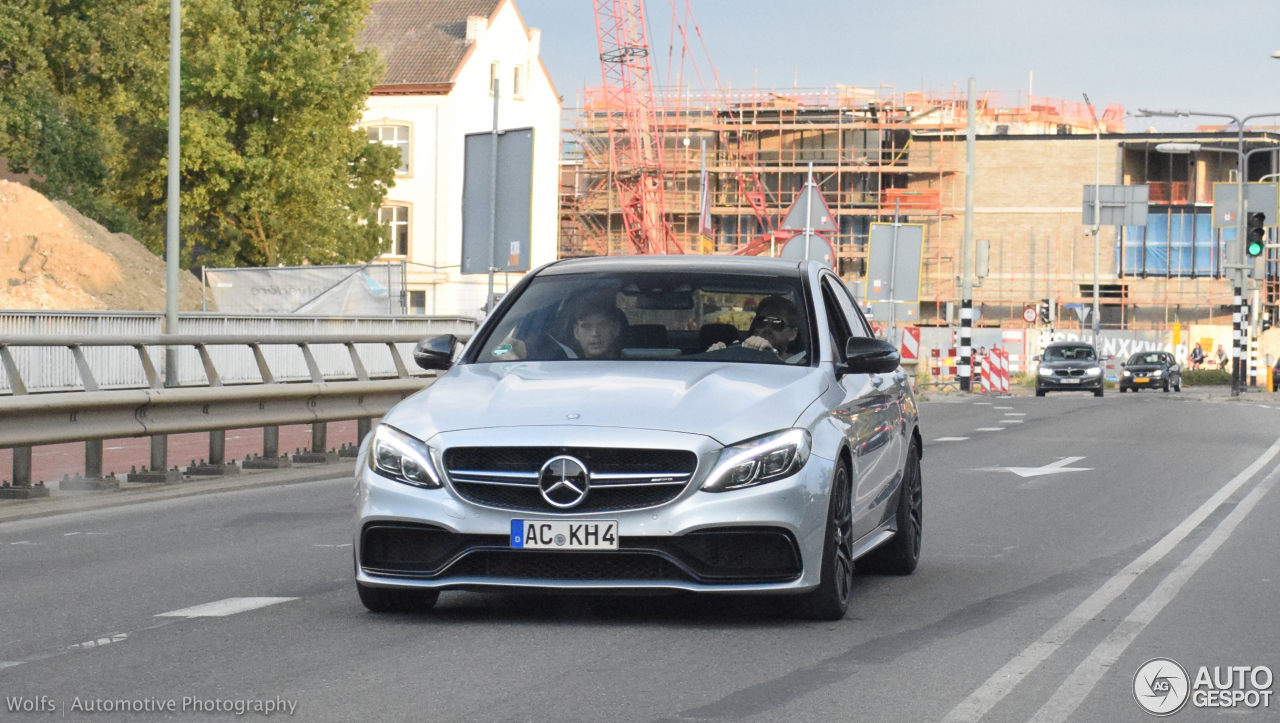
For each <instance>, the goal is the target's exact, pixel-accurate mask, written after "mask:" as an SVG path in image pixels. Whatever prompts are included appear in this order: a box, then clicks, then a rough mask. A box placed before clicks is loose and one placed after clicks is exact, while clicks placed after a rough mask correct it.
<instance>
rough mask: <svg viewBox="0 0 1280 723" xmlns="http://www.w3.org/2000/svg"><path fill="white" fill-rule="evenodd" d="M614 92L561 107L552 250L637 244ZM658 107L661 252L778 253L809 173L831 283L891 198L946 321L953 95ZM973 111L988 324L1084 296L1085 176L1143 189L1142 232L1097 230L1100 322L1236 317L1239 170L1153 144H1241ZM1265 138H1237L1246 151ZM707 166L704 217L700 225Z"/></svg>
mask: <svg viewBox="0 0 1280 723" xmlns="http://www.w3.org/2000/svg"><path fill="white" fill-rule="evenodd" d="M612 97H613V96H611V95H609V94H605V93H603V92H599V91H596V90H592V89H588V90H586V91H584V92H583V93H582V94H581V95H580V96H579V103H578V106H579V107H578V108H575V109H572V110H570V111H568V116H567V118H566V131H567V133H568V135H569V140H568V141H567V142H566V145H565V153H564V159H563V164H562V175H561V178H562V195H561V198H562V203H561V236H560V250H561V255H562V256H584V255H605V254H610V255H617V254H630V253H636V252H637V249H636V248H634V245H633V244H632V243H630V242H629V238H628V235H627V233H626V230H625V228H624V225H625V224H624V219H623V208H622V205H623V204H622V203H621V201H620V199H619V197H618V195H617V193H616V188H617V186H618V184H616V183H615V182H614V181H615V174H618V173H625V172H626V169H625V168H624V167H622V165H621V164H619V162H618V159H617V156H618V154H617V153H616V148H617V145H618V143H619V141H618V138H617V137H618V131H617V127H618V125H619V123H620V121H619V118H620V116H621V115H622V111H620V110H619V109H618V108H617V107H615V106H614V105H612V104H613V103H614V101H612V100H610V99H611V98H612ZM653 104H654V105H653V109H652V116H651V117H652V118H653V124H654V125H655V128H654V129H653V133H652V135H651V141H650V142H652V143H653V144H654V145H655V146H657V147H658V148H660V149H661V154H660V155H659V156H657V163H658V165H659V166H660V168H661V177H662V179H663V188H662V192H663V194H664V196H663V204H662V209H663V212H664V216H665V218H666V223H667V225H668V227H669V229H670V236H671V238H672V239H674V243H673V244H672V248H671V249H670V252H684V253H720V254H730V253H739V254H742V253H763V254H765V255H776V254H777V253H778V251H779V250H780V247H781V245H782V244H783V243H785V241H786V240H787V239H788V238H789V237H790V235H792V234H793V233H794V232H785V231H779V228H778V227H779V224H780V221H781V219H782V217H783V216H784V215H785V214H786V212H787V210H788V209H789V208H790V206H791V204H792V203H793V202H794V201H795V199H796V197H797V195H798V194H799V192H800V191H801V189H802V188H803V186H804V183H805V179H806V177H807V174H808V173H809V171H810V168H811V167H812V172H813V174H814V178H815V181H816V183H817V185H818V187H819V188H820V189H821V191H822V194H823V196H824V197H825V199H826V201H827V203H828V205H829V206H830V209H831V211H832V214H833V216H834V217H835V221H836V225H837V230H836V231H835V232H832V233H831V234H829V235H828V236H829V237H828V240H829V241H830V242H831V244H832V247H833V249H834V251H835V255H836V259H837V264H836V266H837V269H838V271H839V273H840V274H841V276H843V277H844V278H845V279H846V281H848V282H849V283H850V284H851V285H852V284H857V283H859V282H862V281H864V278H863V275H864V270H865V264H866V253H867V239H868V234H869V230H870V224H871V223H873V222H877V221H879V222H890V221H892V219H893V217H894V214H895V210H896V212H897V213H898V214H899V217H900V218H901V219H902V220H903V221H904V222H906V221H909V222H911V223H922V224H925V226H926V241H925V251H924V256H925V258H924V264H923V269H922V285H921V289H920V291H921V297H920V303H921V306H920V317H919V318H920V321H921V322H924V323H929V322H931V321H932V322H938V323H945V322H946V307H947V303H948V302H955V301H958V300H959V296H960V294H959V291H960V289H959V275H960V270H961V269H960V265H961V260H960V259H961V255H962V252H961V249H962V240H963V228H964V186H965V176H964V173H965V146H964V135H965V122H966V100H965V98H964V96H963V94H962V93H958V92H957V93H952V94H940V93H923V92H920V93H915V92H911V93H901V92H895V91H894V90H893V89H889V88H879V89H867V88H854V87H836V88H834V89H824V90H789V91H779V90H752V91H731V92H720V93H708V94H701V95H699V94H693V93H686V92H662V91H661V90H660V89H655V93H654V101H653ZM977 106H978V120H977V129H976V132H977V135H978V138H979V141H978V144H977V153H976V164H977V170H976V177H975V186H976V188H975V203H974V205H975V209H974V216H975V218H974V230H975V239H982V240H985V241H987V242H988V243H989V248H990V256H989V259H988V267H989V272H988V276H987V277H986V278H983V279H981V280H980V281H979V282H978V287H977V288H976V289H975V297H974V298H975V305H977V306H979V308H981V309H982V320H983V321H984V322H986V323H1001V322H1007V321H1011V320H1014V319H1018V318H1020V317H1021V313H1022V310H1023V308H1024V306H1025V305H1026V304H1031V303H1035V302H1037V301H1039V300H1041V299H1045V298H1051V299H1054V300H1055V301H1056V302H1057V304H1058V305H1059V306H1065V305H1068V304H1072V303H1085V304H1087V303H1089V302H1090V301H1091V299H1092V293H1093V277H1092V272H1093V239H1092V238H1091V237H1089V236H1087V235H1086V231H1087V229H1086V228H1085V227H1083V226H1082V225H1081V212H1080V209H1081V201H1082V189H1083V186H1084V185H1086V184H1092V183H1094V182H1095V181H1096V180H1097V179H1100V182H1101V183H1103V184H1120V183H1125V184H1129V183H1151V184H1152V186H1151V203H1152V205H1151V218H1152V221H1151V222H1150V223H1149V225H1148V226H1147V227H1145V228H1132V229H1126V230H1123V231H1120V230H1118V229H1113V228H1104V229H1103V230H1102V233H1101V242H1102V254H1101V257H1102V259H1101V279H1100V293H1101V295H1102V297H1103V314H1102V319H1103V323H1104V324H1105V325H1106V326H1109V327H1126V328H1141V327H1148V326H1151V327H1158V326H1163V325H1164V324H1166V323H1168V322H1172V321H1177V320H1181V321H1191V320H1196V321H1199V320H1209V319H1211V318H1214V317H1216V319H1215V320H1222V319H1223V314H1226V321H1227V322H1228V323H1229V321H1230V316H1229V314H1230V310H1229V309H1230V307H1229V305H1230V303H1231V300H1230V289H1229V287H1228V284H1227V282H1226V281H1225V280H1224V279H1223V278H1222V271H1223V269H1222V258H1221V245H1222V241H1223V236H1222V233H1221V231H1220V230H1219V229H1216V228H1213V227H1212V226H1211V224H1210V222H1209V211H1210V207H1211V202H1212V198H1211V194H1212V187H1213V183H1215V182H1225V181H1232V180H1234V179H1235V175H1234V165H1233V161H1231V160H1230V158H1229V157H1223V156H1222V154H1217V153H1212V152H1205V153H1198V154H1192V155H1191V156H1186V155H1183V156H1169V155H1166V154H1162V153H1158V152H1156V151H1155V146H1156V145H1157V144H1159V143H1161V142H1164V141H1169V140H1183V141H1185V140H1187V139H1188V138H1189V137H1194V140H1196V141H1197V142H1202V143H1206V144H1211V145H1226V146H1230V147H1232V148H1234V144H1235V133H1234V132H1231V133H1226V132H1225V129H1223V130H1219V129H1208V132H1205V133H1199V134H1182V135H1177V136H1176V137H1175V136H1169V135H1168V134H1158V133H1155V132H1154V131H1151V132H1147V133H1126V129H1125V126H1124V123H1125V114H1124V110H1123V108H1122V107H1121V106H1118V105H1111V106H1108V107H1107V108H1106V109H1105V110H1102V111H1101V112H1097V111H1096V110H1095V109H1093V108H1091V107H1090V106H1088V105H1085V104H1084V103H1073V102H1067V101H1061V100H1053V99H1049V98H1041V97H1036V96H1028V95H1027V94H1026V93H1017V92H984V93H981V94H980V95H979V97H978V103H977ZM1278 141H1280V139H1277V138H1276V137H1275V136H1274V135H1272V134H1267V133H1253V132H1251V133H1249V134H1248V143H1249V145H1250V147H1251V148H1252V147H1262V146H1265V145H1267V144H1275V143H1277V142H1278ZM704 148H705V154H704V151H703V149H704ZM704 164H705V169H706V182H705V185H706V190H707V197H708V199H709V219H704V218H700V210H701V196H702V191H703V185H704V184H703V181H702V180H701V179H702V174H701V169H702V168H703V167H704ZM1275 165H1276V164H1275V163H1274V159H1273V158H1272V156H1271V154H1265V155H1264V154H1258V155H1256V156H1255V157H1254V164H1253V165H1251V167H1250V169H1249V180H1258V179H1259V178H1261V177H1262V176H1264V175H1266V174H1267V173H1271V172H1273V171H1274V170H1275ZM700 231H701V232H700ZM1228 233H1230V232H1228ZM704 235H706V236H709V238H707V239H704V238H703V236H704ZM1270 266H1274V264H1271V265H1270ZM1274 287H1275V284H1274V282H1272V283H1271V284H1269V285H1267V287H1266V288H1264V289H1262V290H1261V291H1262V293H1263V294H1264V295H1265V296H1266V297H1267V300H1266V301H1264V302H1263V303H1269V304H1274V303H1275V301H1276V289H1275V288H1274ZM1062 323H1063V324H1068V323H1078V320H1076V319H1074V318H1066V317H1063V318H1062Z"/></svg>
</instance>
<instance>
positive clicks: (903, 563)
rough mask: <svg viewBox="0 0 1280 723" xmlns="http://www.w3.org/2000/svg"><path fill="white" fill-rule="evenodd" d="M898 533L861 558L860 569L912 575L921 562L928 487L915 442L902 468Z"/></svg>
mask: <svg viewBox="0 0 1280 723" xmlns="http://www.w3.org/2000/svg"><path fill="white" fill-rule="evenodd" d="M896 516H897V522H898V532H897V533H896V534H894V536H893V538H892V539H891V540H889V541H888V542H886V543H885V544H883V545H881V546H880V547H877V548H876V549H874V550H872V551H871V552H869V553H867V554H866V555H865V556H863V557H861V558H859V559H858V561H857V563H856V565H857V568H858V571H859V572H870V573H878V574H881V575H910V574H911V573H913V572H915V569H916V565H917V564H918V563H919V562H920V543H921V542H922V541H923V539H924V487H923V485H922V484H921V481H920V451H919V448H918V447H916V443H915V442H912V443H911V447H910V449H909V450H908V452H907V464H906V468H905V469H904V470H903V471H902V487H901V488H900V489H899V490H898V510H897V512H896Z"/></svg>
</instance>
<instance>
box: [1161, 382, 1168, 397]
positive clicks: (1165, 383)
mask: <svg viewBox="0 0 1280 723" xmlns="http://www.w3.org/2000/svg"><path fill="white" fill-rule="evenodd" d="M1160 391H1162V392H1164V393H1165V394H1168V393H1169V380H1168V379H1166V380H1164V387H1163V388H1162V389H1161V390H1160Z"/></svg>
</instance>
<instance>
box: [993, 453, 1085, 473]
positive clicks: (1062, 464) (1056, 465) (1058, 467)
mask: <svg viewBox="0 0 1280 723" xmlns="http://www.w3.org/2000/svg"><path fill="white" fill-rule="evenodd" d="M1082 459H1084V457H1063V458H1062V459H1060V460H1058V461H1057V462H1050V463H1049V464H1046V465H1045V466H1043V467H997V469H1002V470H1004V471H1006V472H1012V473H1014V474H1016V475H1018V476H1019V477H1043V476H1044V475H1047V474H1058V473H1060V472H1091V471H1093V468H1092V467H1068V466H1067V465H1069V464H1071V463H1072V462H1079V461H1080V460H1082Z"/></svg>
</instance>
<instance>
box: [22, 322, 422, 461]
mask: <svg viewBox="0 0 1280 723" xmlns="http://www.w3.org/2000/svg"><path fill="white" fill-rule="evenodd" d="M418 340H419V338H418V336H417V335H413V334H404V333H400V334H349V335H323V336H318V335H300V334H280V335H270V336H267V335H261V336H258V335H219V336H210V335H198V334H179V335H171V336H165V335H145V336H144V335H138V336H73V335H10V336H6V337H0V366H2V367H3V370H4V372H5V375H6V376H7V377H8V380H9V383H10V386H11V388H12V390H13V393H12V394H10V395H4V396H0V447H12V448H14V455H13V481H14V484H15V485H16V486H23V485H29V484H30V481H31V447H32V446H34V445H43V444H58V443H62V442H75V441H81V440H83V441H85V442H86V446H85V478H92V479H100V478H101V475H102V471H101V466H102V440H104V439H114V438H122V437H142V436H150V437H151V439H152V445H151V468H152V470H166V468H167V435H169V434H176V433H186V432H209V433H210V443H209V462H208V465H207V466H208V467H210V468H216V467H219V466H225V462H224V459H223V450H224V444H225V431H226V430H228V429H244V428H254V427H262V428H263V430H264V433H263V455H262V459H264V460H268V461H270V460H275V459H277V458H278V452H279V450H278V432H279V425H282V424H312V425H313V434H312V439H313V449H312V452H313V453H316V454H320V455H322V456H323V454H324V452H325V450H324V448H323V446H324V440H325V429H324V426H323V425H324V424H325V423H327V422H331V421H339V420H350V419H356V420H359V430H360V432H359V434H360V436H361V437H363V435H364V434H365V433H367V431H368V428H369V425H370V423H371V421H372V420H373V419H374V418H376V417H380V416H382V415H384V414H386V413H387V412H388V411H390V409H391V407H393V406H394V405H395V404H397V403H398V402H400V401H401V400H403V399H404V398H406V397H408V396H409V395H410V394H413V393H414V392H416V391H418V390H420V389H424V388H426V387H427V386H429V385H430V384H431V383H432V382H433V381H434V380H435V375H434V373H432V372H420V373H418V374H416V375H413V374H410V372H409V366H408V365H406V364H405V361H404V359H403V357H402V356H401V354H400V350H399V348H398V346H397V345H398V344H406V343H413V342H417V341H418ZM320 345H340V346H342V347H345V349H346V351H347V354H348V357H349V361H350V369H351V373H350V374H349V375H344V376H343V377H341V378H335V377H333V376H326V375H325V374H323V373H322V372H321V369H320V366H319V365H318V364H317V362H316V359H315V355H314V354H313V350H312V347H315V346H320ZM357 345H382V346H385V348H386V349H387V351H388V352H389V353H390V355H391V357H392V359H393V361H394V365H395V370H396V371H395V373H394V375H382V376H381V377H379V378H375V377H374V376H371V375H370V374H369V373H368V372H367V371H366V365H365V363H364V360H363V359H362V357H361V354H360V352H359V351H358V347H357ZM235 346H239V347H245V348H247V349H248V350H249V351H250V352H251V353H252V355H253V358H254V360H255V362H256V365H257V368H258V372H259V377H260V379H259V380H258V381H257V382H253V383H238V384H224V382H223V380H222V377H221V375H220V374H219V371H218V367H217V365H216V364H215V361H214V359H213V356H212V355H211V354H210V351H209V350H210V348H218V347H235ZM264 346H295V347H297V348H298V350H299V351H300V352H301V354H302V357H303V358H304V359H305V361H306V366H307V369H308V371H309V376H310V378H309V379H308V380H307V381H305V382H285V381H280V380H277V379H276V377H275V375H274V374H273V373H272V369H271V365H270V364H269V363H268V358H267V355H266V354H264V352H263V347H264ZM21 347H65V348H67V349H68V350H69V351H70V353H71V354H72V356H73V357H74V359H75V363H76V367H77V370H78V372H79V375H80V381H81V386H82V390H81V391H56V392H44V393H28V390H27V388H26V385H25V384H24V382H23V379H22V376H21V374H20V373H19V371H18V367H17V365H16V364H15V362H14V359H13V354H12V353H11V350H12V349H14V348H21ZM95 347H125V348H129V347H132V348H133V349H134V350H135V351H136V354H137V358H138V364H139V366H140V367H141V369H142V371H143V376H144V377H145V379H146V385H145V386H140V387H135V388H124V389H109V390H108V389H102V388H100V387H99V385H98V383H97V377H96V376H95V374H94V371H93V369H92V368H91V365H90V363H89V359H88V357H87V356H86V354H85V350H86V349H89V348H95ZM160 347H170V348H172V347H191V348H193V349H194V350H195V352H196V353H197V354H198V355H199V357H200V361H201V364H202V365H203V368H204V372H205V382H206V383H205V384H203V385H199V386H194V385H184V386H166V385H165V380H164V377H163V375H162V374H161V372H160V371H158V370H157V368H156V365H155V364H154V363H153V360H152V351H153V350H155V349H156V348H160ZM264 464H266V463H264ZM165 474H167V472H166V473H165Z"/></svg>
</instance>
